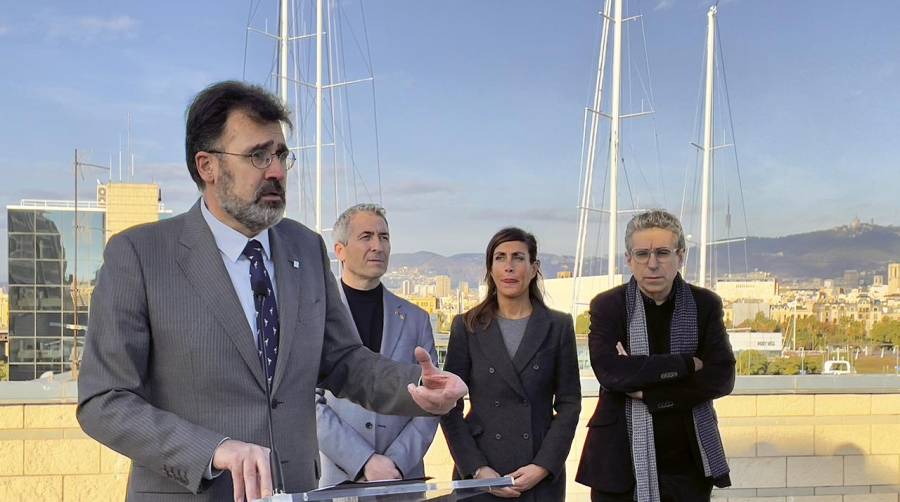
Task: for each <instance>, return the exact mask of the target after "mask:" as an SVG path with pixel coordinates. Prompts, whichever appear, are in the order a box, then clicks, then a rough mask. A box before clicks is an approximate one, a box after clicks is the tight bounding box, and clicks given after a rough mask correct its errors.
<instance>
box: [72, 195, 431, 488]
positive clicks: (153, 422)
mask: <svg viewBox="0 0 900 502" xmlns="http://www.w3.org/2000/svg"><path fill="white" fill-rule="evenodd" d="M200 203H201V202H200V201H198V203H197V204H195V205H194V207H192V208H191V209H190V211H188V212H187V213H184V214H181V215H179V216H176V217H173V218H170V219H167V220H163V221H160V222H158V223H152V224H148V225H142V226H139V227H135V228H132V229H129V230H126V231H124V232H122V233H120V234H117V235H115V236H113V238H112V239H110V241H109V243H108V244H107V246H106V250H105V252H104V263H103V266H102V267H101V269H100V273H99V277H98V281H97V285H96V288H95V290H94V295H93V299H92V305H91V318H90V323H89V325H88V334H87V340H86V344H85V352H84V360H83V364H82V370H81V376H80V378H79V381H78V403H79V404H78V411H77V417H78V421H79V423H80V424H81V427H82V429H84V431H85V432H86V433H87V434H88V435H90V436H91V437H93V438H94V439H96V440H98V441H99V442H101V443H103V444H105V445H107V446H109V447H110V448H112V449H113V450H116V451H118V452H119V453H122V454H123V455H126V456H128V457H129V458H131V459H132V461H133V462H132V467H131V473H130V474H129V479H128V492H127V498H128V500H129V501H145V500H146V501H158V500H165V501H166V502H177V501H189V500H190V501H196V500H209V501H219V500H231V499H232V498H233V493H232V483H231V476H230V474H229V473H223V474H222V475H220V476H218V477H217V478H215V479H214V480H205V479H203V474H204V472H205V471H206V469H207V466H208V465H209V462H210V459H211V458H212V455H213V452H214V451H215V449H216V447H217V446H218V445H219V443H220V442H221V441H222V440H223V439H224V438H226V437H229V438H232V439H236V440H240V441H245V442H250V443H256V444H259V445H263V446H269V440H268V433H267V428H266V406H267V402H266V398H265V391H264V388H263V384H264V381H263V373H262V368H261V367H260V363H259V360H258V359H257V353H256V347H255V345H254V342H253V336H252V334H251V332H250V326H249V325H248V324H247V320H246V317H244V312H243V310H242V309H241V306H240V303H239V301H238V297H237V294H236V293H235V291H234V287H233V286H232V284H231V280H230V278H229V276H228V273H227V271H226V270H225V266H224V264H223V263H222V258H221V256H220V254H219V250H218V248H217V247H216V244H215V241H214V239H213V236H212V232H211V231H210V230H209V227H208V226H207V224H206V222H205V221H204V220H203V216H202V215H201V213H200ZM269 239H270V243H271V249H272V259H273V261H274V263H275V276H276V280H277V288H278V310H279V314H280V325H281V334H280V342H279V347H280V351H279V352H280V355H279V358H278V364H277V366H276V369H275V375H274V382H273V386H274V388H273V392H274V393H273V396H272V397H273V402H272V413H273V420H274V428H275V434H276V438H277V442H278V444H277V446H278V449H279V453H280V454H281V462H282V465H283V468H284V478H285V484H286V488H287V491H288V492H300V491H306V490H311V489H313V488H316V486H317V482H316V480H317V477H318V471H319V465H318V461H319V458H318V444H317V443H316V433H315V430H316V429H315V427H316V422H315V420H316V415H315V394H314V392H315V389H316V387H317V386H320V387H323V388H326V389H329V390H331V391H332V392H334V393H335V394H336V395H338V396H341V397H346V398H349V399H351V400H353V401H356V402H358V403H360V404H362V405H363V406H365V407H367V408H372V409H375V410H377V411H378V412H380V413H390V414H401V415H425V412H424V411H422V410H421V409H420V408H419V407H418V406H417V405H416V404H415V402H414V401H413V400H412V398H411V397H410V396H409V393H408V392H407V391H406V389H405V386H406V385H407V384H408V383H410V382H415V381H417V380H418V378H419V376H420V375H421V371H420V370H419V368H418V367H416V366H412V365H408V364H398V363H395V362H393V361H390V360H388V359H386V358H383V357H380V356H379V355H377V354H373V353H372V352H371V351H369V350H368V349H366V348H365V347H364V346H363V345H362V344H361V343H360V340H359V336H358V335H356V333H355V331H354V330H355V327H354V325H353V321H352V319H351V318H350V316H349V314H348V312H347V309H346V308H345V307H344V306H343V305H342V304H341V299H340V294H339V293H338V288H337V284H336V282H335V280H334V276H333V275H332V274H331V271H330V268H329V259H328V255H327V253H326V251H325V244H324V242H323V241H322V238H321V237H320V236H319V235H317V234H315V233H314V232H312V231H311V230H309V229H308V228H306V227H304V226H303V225H301V224H299V223H297V222H295V221H292V220H288V219H285V220H282V221H281V222H280V223H279V224H278V225H276V226H274V227H272V228H271V229H269Z"/></svg>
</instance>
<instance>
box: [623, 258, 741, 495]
mask: <svg viewBox="0 0 900 502" xmlns="http://www.w3.org/2000/svg"><path fill="white" fill-rule="evenodd" d="M672 288H673V290H674V291H675V312H674V313H673V314H672V326H671V329H670V343H669V347H670V352H671V353H672V354H695V353H696V352H697V343H698V335H699V329H698V325H697V304H696V303H694V295H692V294H691V288H690V287H688V285H687V283H686V282H684V280H683V279H682V278H681V274H678V275H677V276H675V282H674V284H673V286H672ZM625 300H626V301H625V305H626V310H627V315H628V319H627V321H628V322H627V325H628V353H629V354H630V355H633V356H642V355H644V356H645V355H650V338H649V335H648V333H647V317H646V314H645V312H644V300H643V299H642V298H641V294H640V292H639V290H638V285H637V281H636V280H635V279H634V277H632V278H631V281H629V282H628V286H627V287H626V289H625ZM692 413H693V416H694V430H695V431H696V435H697V444H698V445H699V446H700V448H699V449H700V457H701V460H702V463H703V474H704V475H705V476H706V477H708V478H717V477H719V476H723V475H725V474H727V473H728V463H727V461H726V460H725V450H724V448H723V447H722V439H721V437H719V428H718V426H717V425H716V412H715V411H714V410H713V407H712V402H711V401H706V402H703V403H700V404H698V405H697V406H694V408H693V410H692ZM625 414H626V417H627V423H628V436H629V438H630V440H631V458H632V464H633V465H634V477H635V482H636V485H637V486H636V487H635V490H634V499H635V500H638V501H640V502H659V500H660V495H659V478H658V473H657V471H656V447H655V443H654V439H653V416H652V415H651V414H650V412H648V411H647V406H646V405H645V404H644V402H643V401H641V400H640V399H630V398H629V399H628V406H627V407H626V408H625Z"/></svg>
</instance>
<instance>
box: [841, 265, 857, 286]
mask: <svg viewBox="0 0 900 502" xmlns="http://www.w3.org/2000/svg"><path fill="white" fill-rule="evenodd" d="M859 279H860V275H859V270H844V276H843V277H842V278H841V282H842V283H843V284H844V287H845V288H847V290H851V289H854V288H858V287H859Z"/></svg>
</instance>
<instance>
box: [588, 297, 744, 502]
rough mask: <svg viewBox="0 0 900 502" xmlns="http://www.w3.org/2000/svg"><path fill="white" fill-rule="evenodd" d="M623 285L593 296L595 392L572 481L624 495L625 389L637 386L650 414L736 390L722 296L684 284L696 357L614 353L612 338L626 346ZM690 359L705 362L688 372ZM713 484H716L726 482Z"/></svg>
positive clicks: (627, 457)
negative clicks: (692, 306) (693, 313)
mask: <svg viewBox="0 0 900 502" xmlns="http://www.w3.org/2000/svg"><path fill="white" fill-rule="evenodd" d="M626 286H627V285H622V286H619V287H616V288H613V289H611V290H609V291H605V292H603V293H600V294H599V295H597V296H596V297H594V299H593V300H592V301H591V311H590V313H591V329H590V334H589V335H588V344H589V348H590V354H591V366H593V368H594V374H595V375H596V376H597V380H599V382H600V386H601V391H600V398H599V399H598V400H597V408H596V410H595V411H594V414H593V415H592V417H591V419H590V420H589V421H588V428H589V429H588V433H587V438H586V439H585V442H584V450H583V451H582V454H581V462H580V463H579V465H578V473H577V474H576V476H575V480H576V481H578V482H579V483H581V484H584V485H587V486H590V487H593V488H597V489H599V490H602V491H606V492H626V491H628V490H630V489H631V488H632V487H633V486H634V472H633V468H632V462H631V444H630V442H629V440H628V430H627V424H626V419H625V403H626V395H625V393H626V392H633V391H637V390H641V391H643V394H644V397H643V399H644V403H645V404H646V405H647V408H648V410H649V411H650V413H652V414H654V418H656V417H657V415H656V414H657V413H658V412H660V411H671V410H690V409H691V408H693V407H694V406H696V405H698V404H700V403H702V402H704V401H709V400H711V399H715V398H718V397H722V396H725V395H728V394H729V393H731V390H732V389H733V388H734V363H735V360H734V353H733V352H732V350H731V344H730V343H729V342H728V334H727V333H726V332H725V324H724V322H723V319H722V316H723V312H722V300H720V299H719V297H718V296H717V295H716V294H715V293H713V292H712V291H709V290H707V289H703V288H699V287H696V286H693V285H691V286H690V288H691V293H692V294H693V296H694V302H695V303H696V305H697V325H698V329H699V339H698V343H697V353H696V354H654V355H649V356H628V357H620V356H618V355H617V351H616V343H617V342H621V343H622V346H623V347H625V348H626V350H629V348H628V335H627V329H626V307H625V288H626ZM650 336H652V333H651V334H650ZM629 352H630V351H629ZM693 356H696V357H698V358H699V359H700V360H701V361H703V368H702V369H701V370H700V371H697V372H694V371H693V359H692V357H693ZM656 419H659V418H656ZM686 461H690V460H686ZM700 472H702V469H701V471H700ZM716 481H717V482H716V484H717V485H719V484H720V482H727V481H725V480H721V481H720V480H716Z"/></svg>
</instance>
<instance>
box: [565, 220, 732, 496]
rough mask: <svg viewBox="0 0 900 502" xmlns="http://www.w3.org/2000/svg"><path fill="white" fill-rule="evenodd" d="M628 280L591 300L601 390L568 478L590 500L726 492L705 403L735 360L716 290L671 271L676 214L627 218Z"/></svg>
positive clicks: (722, 387)
mask: <svg viewBox="0 0 900 502" xmlns="http://www.w3.org/2000/svg"><path fill="white" fill-rule="evenodd" d="M625 241H626V259H627V262H628V265H629V267H630V269H631V272H632V275H633V277H632V279H631V281H630V282H629V283H628V284H625V285H622V286H619V287H616V288H613V289H611V290H609V291H605V292H603V293H601V294H599V295H597V296H596V297H595V298H594V299H593V301H592V302H591V307H590V314H591V329H590V334H589V338H588V339H589V348H590V355H591V365H592V366H593V368H594V373H595V374H596V376H597V379H598V380H599V382H600V385H601V387H602V389H601V394H600V398H599V400H598V403H597V408H596V410H595V412H594V414H593V416H592V417H591V419H590V421H589V422H588V427H589V431H588V435H587V439H586V440H585V445H584V451H583V452H582V456H581V462H580V465H579V468H578V473H577V475H576V480H577V481H578V482H579V483H582V484H585V485H588V486H590V487H591V500H592V501H620V500H621V501H630V500H640V501H641V502H644V501H650V502H654V501H696V500H709V498H710V493H711V490H712V486H713V485H715V486H719V487H724V486H729V485H730V484H731V482H730V479H729V476H728V472H729V470H728V465H727V463H726V461H725V456H724V451H723V448H722V442H721V439H720V437H719V433H718V428H717V424H716V419H715V412H714V411H713V409H712V406H711V400H713V399H715V398H718V397H721V396H724V395H727V394H729V393H730V392H731V390H732V388H733V387H734V364H735V360H734V354H733V353H732V350H731V345H730V344H729V342H728V336H727V333H726V331H725V325H724V323H723V320H722V317H723V312H722V302H721V300H720V299H719V297H718V296H716V294H715V293H713V292H711V291H709V290H706V289H703V288H699V287H696V286H693V285H689V284H687V283H686V282H684V280H683V279H682V278H681V276H680V274H679V273H678V270H679V269H680V268H681V265H682V263H683V260H684V248H685V242H684V232H683V230H682V228H681V224H680V223H679V222H678V219H677V218H675V216H673V215H671V214H669V213H667V212H665V211H661V210H653V211H649V212H646V213H642V214H639V215H637V216H635V217H634V218H633V219H632V220H631V222H630V223H629V224H628V228H627V230H626V234H625Z"/></svg>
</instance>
